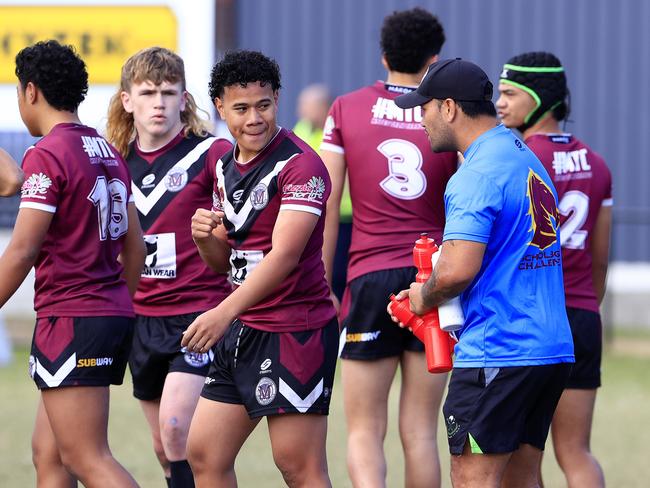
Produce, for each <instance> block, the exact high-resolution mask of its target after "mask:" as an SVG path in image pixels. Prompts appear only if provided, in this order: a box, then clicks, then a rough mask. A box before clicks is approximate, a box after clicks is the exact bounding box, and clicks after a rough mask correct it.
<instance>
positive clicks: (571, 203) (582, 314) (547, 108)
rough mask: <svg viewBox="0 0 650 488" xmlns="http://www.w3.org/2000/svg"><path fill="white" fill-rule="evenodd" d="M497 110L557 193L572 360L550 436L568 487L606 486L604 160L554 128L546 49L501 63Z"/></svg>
mask: <svg viewBox="0 0 650 488" xmlns="http://www.w3.org/2000/svg"><path fill="white" fill-rule="evenodd" d="M499 92H500V97H499V99H498V100H497V103H496V107H497V110H498V112H499V116H500V117H501V120H502V121H503V123H504V124H505V125H506V126H507V127H515V128H517V129H518V130H519V131H520V132H521V133H522V136H523V138H524V141H525V142H526V145H527V146H528V147H529V148H530V149H531V150H532V151H533V152H534V153H535V155H536V156H537V157H538V158H539V159H540V161H541V162H542V164H543V165H544V166H545V167H546V170H547V171H548V172H549V174H550V175H551V178H552V179H553V183H554V184H555V188H556V189H557V192H558V198H559V202H560V203H559V205H558V209H559V211H560V227H561V237H562V241H561V244H562V267H563V269H564V290H565V297H566V306H567V315H568V317H569V323H570V324H571V331H572V334H573V340H574V344H575V356H576V364H575V365H574V367H573V369H572V370H571V376H570V377H569V381H568V382H567V385H566V389H565V390H564V393H562V397H561V398H560V401H559V403H558V406H557V409H556V410H555V415H554V416H553V422H552V424H551V435H552V438H553V447H554V449H555V457H556V458H557V460H558V463H559V464H560V467H561V468H562V471H564V474H565V475H566V478H567V483H568V485H569V486H571V487H593V488H598V487H602V486H605V479H604V476H603V472H602V469H601V467H600V465H599V464H598V461H597V460H596V458H595V457H594V456H593V455H592V454H591V449H590V447H589V439H590V436H591V423H592V419H593V413H594V404H595V401H596V389H597V388H598V387H600V361H601V353H602V326H601V322H600V313H599V305H600V302H601V301H602V299H603V295H604V293H605V278H606V275H607V261H608V257H609V238H610V229H611V221H612V211H611V210H612V204H613V200H612V176H611V173H610V171H609V169H608V168H607V165H606V164H605V162H604V161H603V159H602V158H601V157H600V156H599V155H598V154H596V153H595V152H594V151H592V149H591V148H590V147H588V146H587V145H586V144H584V143H583V142H581V141H580V140H578V139H576V138H575V137H574V136H573V135H571V134H567V133H563V132H562V131H561V130H560V125H559V121H560V120H564V119H566V116H567V114H568V109H569V107H568V103H567V97H568V93H569V92H568V90H567V82H566V76H565V74H564V67H563V66H562V64H561V63H560V60H559V59H558V58H557V57H556V56H554V55H553V54H551V53H547V52H527V53H523V54H520V55H518V56H514V57H513V58H511V59H509V60H508V62H507V63H506V64H505V65H504V66H503V71H502V72H501V77H500V80H499Z"/></svg>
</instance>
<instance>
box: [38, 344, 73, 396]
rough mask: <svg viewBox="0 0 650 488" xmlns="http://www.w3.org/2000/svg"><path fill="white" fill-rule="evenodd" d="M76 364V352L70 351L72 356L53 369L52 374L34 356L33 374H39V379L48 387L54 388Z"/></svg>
mask: <svg viewBox="0 0 650 488" xmlns="http://www.w3.org/2000/svg"><path fill="white" fill-rule="evenodd" d="M76 366H77V353H76V352H74V353H72V356H70V357H69V358H68V360H67V361H66V362H65V363H63V365H62V366H61V367H60V368H59V369H58V370H57V371H55V373H54V374H52V373H50V372H49V371H48V370H47V369H45V366H43V365H42V364H41V362H40V361H39V360H38V358H36V371H35V374H37V375H39V376H40V377H41V379H42V380H43V381H44V382H45V384H46V385H47V386H49V387H50V388H56V387H57V386H59V385H60V384H61V382H62V381H63V380H64V379H66V378H67V377H68V375H69V374H70V373H72V371H73V370H74V369H75V367H76Z"/></svg>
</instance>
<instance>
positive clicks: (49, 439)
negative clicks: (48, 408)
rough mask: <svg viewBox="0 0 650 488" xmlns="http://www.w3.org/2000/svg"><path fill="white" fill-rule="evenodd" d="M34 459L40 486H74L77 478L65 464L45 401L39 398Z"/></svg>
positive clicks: (33, 451) (57, 487)
mask: <svg viewBox="0 0 650 488" xmlns="http://www.w3.org/2000/svg"><path fill="white" fill-rule="evenodd" d="M32 461H33V462H34V467H35V468H36V486H37V487H38V488H74V487H76V486H77V480H75V479H74V477H73V476H72V475H71V474H70V473H69V472H68V470H67V469H65V467H64V466H63V462H62V461H61V457H60V456H59V449H58V448H57V446H56V439H55V438H54V432H52V428H51V427H50V421H49V419H48V418H47V413H46V412H45V407H44V406H43V402H42V401H40V400H39V402H38V410H37V411H36V422H35V423H34V433H33V435H32Z"/></svg>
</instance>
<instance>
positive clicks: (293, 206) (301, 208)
mask: <svg viewBox="0 0 650 488" xmlns="http://www.w3.org/2000/svg"><path fill="white" fill-rule="evenodd" d="M282 210H296V211H298V212H307V213H313V214H314V215H318V216H319V217H320V216H321V214H322V213H323V211H322V210H321V209H320V208H314V207H310V206H308V205H296V204H293V203H287V204H283V205H280V211H282Z"/></svg>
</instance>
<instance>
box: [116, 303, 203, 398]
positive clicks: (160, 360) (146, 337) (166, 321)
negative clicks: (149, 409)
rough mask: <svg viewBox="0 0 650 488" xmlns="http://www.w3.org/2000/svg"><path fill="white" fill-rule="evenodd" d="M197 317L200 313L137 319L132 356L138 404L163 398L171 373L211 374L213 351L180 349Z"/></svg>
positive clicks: (134, 394) (134, 388)
mask: <svg viewBox="0 0 650 488" xmlns="http://www.w3.org/2000/svg"><path fill="white" fill-rule="evenodd" d="M198 315H200V312H194V313H188V314H183V315H174V316H171V317H145V316H142V315H138V316H137V317H136V322H135V333H134V334H133V348H132V349H131V355H130V356H129V369H130V370H131V376H132V377H133V396H134V397H136V398H137V399H139V400H156V399H158V398H160V396H161V395H162V391H163V387H164V386H165V378H167V374H168V373H172V372H180V373H190V374H196V375H199V376H205V375H207V374H208V369H209V367H210V361H211V360H212V357H213V355H212V351H209V353H196V352H187V351H186V350H185V348H181V338H182V337H183V331H184V330H185V329H187V327H188V326H189V325H190V324H191V323H192V322H193V321H194V319H195V318H196V317H197V316H198Z"/></svg>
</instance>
